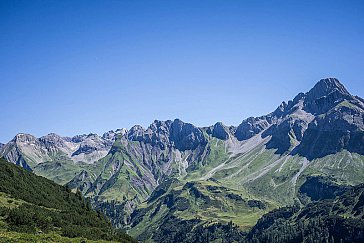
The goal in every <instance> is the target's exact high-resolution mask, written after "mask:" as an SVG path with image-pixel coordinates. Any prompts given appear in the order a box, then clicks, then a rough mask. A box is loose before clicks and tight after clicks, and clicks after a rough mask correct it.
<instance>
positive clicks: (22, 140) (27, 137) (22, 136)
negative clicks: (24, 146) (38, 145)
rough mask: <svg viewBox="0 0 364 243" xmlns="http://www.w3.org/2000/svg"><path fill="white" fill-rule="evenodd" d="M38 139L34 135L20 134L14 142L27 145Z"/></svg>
mask: <svg viewBox="0 0 364 243" xmlns="http://www.w3.org/2000/svg"><path fill="white" fill-rule="evenodd" d="M36 139H37V138H36V137H34V136H33V135H30V134H26V133H18V134H17V135H15V137H14V138H13V141H14V142H20V143H26V142H32V141H35V140H36Z"/></svg>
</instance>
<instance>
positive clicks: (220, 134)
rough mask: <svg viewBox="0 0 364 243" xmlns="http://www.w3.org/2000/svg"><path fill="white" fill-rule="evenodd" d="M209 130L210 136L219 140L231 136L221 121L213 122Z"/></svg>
mask: <svg viewBox="0 0 364 243" xmlns="http://www.w3.org/2000/svg"><path fill="white" fill-rule="evenodd" d="M211 130H212V131H211V134H212V136H213V137H215V138H218V139H221V140H227V139H229V138H230V136H231V134H230V130H229V128H228V127H226V126H225V125H224V124H223V123H222V122H217V123H215V125H214V126H213V127H212V129H211Z"/></svg>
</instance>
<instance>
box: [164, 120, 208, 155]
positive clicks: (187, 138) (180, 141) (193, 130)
mask: <svg viewBox="0 0 364 243" xmlns="http://www.w3.org/2000/svg"><path fill="white" fill-rule="evenodd" d="M170 140H171V141H173V143H174V146H175V147H176V148H177V149H179V150H181V151H184V150H193V149H196V148H197V147H198V146H199V145H202V146H204V145H205V144H206V143H207V140H206V138H205V137H204V135H203V132H202V131H201V129H199V128H198V127H195V126H194V125H192V124H190V123H184V122H183V121H181V120H180V119H175V120H174V121H173V122H172V124H171V132H170Z"/></svg>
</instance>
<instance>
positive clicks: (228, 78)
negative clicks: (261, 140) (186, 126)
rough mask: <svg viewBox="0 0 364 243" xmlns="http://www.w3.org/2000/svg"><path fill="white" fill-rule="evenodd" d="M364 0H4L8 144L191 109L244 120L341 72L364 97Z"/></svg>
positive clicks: (1, 64) (1, 40)
mask: <svg viewBox="0 0 364 243" xmlns="http://www.w3.org/2000/svg"><path fill="white" fill-rule="evenodd" d="M363 13H364V1H347V0H346V1H344V0H343V1H232V0H231V1H225V0H221V1H213V0H209V1H188V0H184V1H177V0H175V1H170V0H169V1H138V0H133V1H126V0H123V1H51V0H47V1H46V0H44V1H16V0H11V1H6V0H2V1H0V82H1V104H2V105H1V119H0V142H7V141H8V140H10V139H11V138H12V137H13V136H14V135H15V134H16V133H19V132H26V133H31V134H34V135H36V136H42V135H45V134H47V133H50V132H56V133H58V134H61V135H65V136H66V135H75V134H80V133H89V132H95V133H99V134H102V133H103V132H105V131H108V130H111V129H116V128H121V127H126V128H130V127H131V126H132V125H134V124H140V125H143V126H148V124H150V123H151V122H152V121H153V120H155V119H159V120H166V119H174V118H180V119H182V120H184V121H186V122H191V123H193V124H195V125H198V126H207V125H212V124H214V123H215V122H217V121H222V122H224V123H226V124H228V125H237V124H239V123H240V122H241V121H242V120H243V119H244V118H246V117H248V116H257V115H262V114H266V113H268V112H270V111H272V110H274V109H275V108H276V107H277V106H278V105H279V104H280V102H281V101H283V100H289V99H292V98H293V97H294V96H295V95H296V94H297V93H298V92H301V91H303V92H305V91H308V90H309V89H310V88H311V87H312V86H313V85H314V84H315V83H316V82H317V81H318V80H319V79H321V78H324V77H332V76H333V77H338V78H339V79H340V80H341V81H342V83H343V84H344V85H345V86H346V87H347V88H348V90H349V91H350V92H351V93H353V94H356V95H359V96H361V97H363V96H364V87H363V77H364V66H363V64H364V44H363V43H364V14H363Z"/></svg>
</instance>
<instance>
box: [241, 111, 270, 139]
mask: <svg viewBox="0 0 364 243" xmlns="http://www.w3.org/2000/svg"><path fill="white" fill-rule="evenodd" d="M270 125H271V119H269V117H267V116H262V117H256V118H254V117H249V118H248V119H246V120H244V121H243V122H242V123H241V124H240V125H239V126H238V127H237V128H236V131H235V137H236V138H237V139H238V140H240V141H242V140H246V139H249V138H251V137H253V136H254V135H256V134H258V133H260V132H262V131H263V130H265V129H267V128H268V127H269V126H270Z"/></svg>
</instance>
